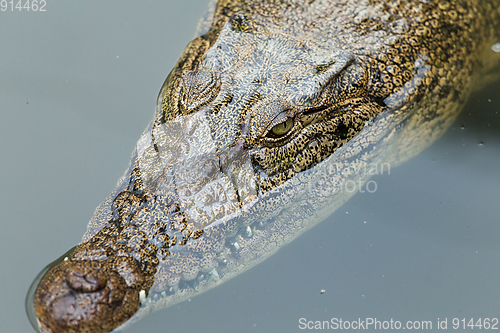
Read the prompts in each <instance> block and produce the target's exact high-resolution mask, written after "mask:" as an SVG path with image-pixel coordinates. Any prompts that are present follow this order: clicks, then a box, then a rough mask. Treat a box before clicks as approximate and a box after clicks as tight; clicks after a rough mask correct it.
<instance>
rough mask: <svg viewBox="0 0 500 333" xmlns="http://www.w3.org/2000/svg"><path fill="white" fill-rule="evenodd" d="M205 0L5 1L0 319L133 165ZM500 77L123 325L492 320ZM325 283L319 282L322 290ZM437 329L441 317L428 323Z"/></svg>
mask: <svg viewBox="0 0 500 333" xmlns="http://www.w3.org/2000/svg"><path fill="white" fill-rule="evenodd" d="M205 3H206V1H196V2H193V1H191V2H189V3H188V2H186V3H181V2H171V1H147V2H141V3H139V2H134V1H117V0H115V1H106V2H102V1H85V2H62V1H59V2H49V3H48V4H47V7H46V9H47V11H46V12H44V13H40V12H38V13H33V12H30V13H27V12H0V41H1V42H2V46H1V51H0V60H1V61H0V73H1V76H0V105H1V109H0V114H1V121H0V170H1V171H2V177H0V188H1V191H0V196H1V197H0V227H1V232H0V247H1V252H0V260H1V264H2V268H1V269H0V281H1V282H2V283H1V284H0V288H1V294H2V296H3V302H2V303H1V305H0V322H1V323H2V327H3V329H2V330H3V331H5V332H10V333H17V332H32V329H31V327H30V325H29V323H28V320H27V318H26V315H25V313H24V304H23V303H24V297H25V293H26V290H27V288H28V287H29V284H30V283H31V281H32V279H33V278H34V277H35V276H36V274H37V273H38V272H39V271H40V270H41V269H42V268H43V267H44V266H45V265H46V264H48V263H49V262H50V261H52V260H53V259H55V258H57V257H59V255H61V254H62V253H64V252H65V251H66V250H67V249H69V248H70V247H72V246H73V245H75V244H77V243H78V242H79V241H80V239H81V236H82V235H83V233H84V231H85V228H86V224H87V222H88V220H89V219H90V217H91V216H92V213H93V211H94V209H95V207H96V206H97V205H98V204H99V203H100V202H101V201H102V200H103V199H104V198H105V197H106V196H107V195H108V194H109V193H110V192H111V190H112V189H113V187H114V184H115V183H116V181H117V180H118V178H119V177H120V176H121V174H122V172H123V171H124V170H125V168H126V167H127V164H128V161H129V157H130V154H131V153H132V149H133V146H134V144H135V142H136V140H137V139H138V137H139V135H140V134H141V132H142V131H143V129H144V128H145V127H146V125H147V123H148V122H149V121H150V120H151V119H152V117H153V112H154V107H155V101H156V96H157V93H158V91H159V89H160V87H161V84H162V83H163V80H164V79H165V77H166V76H167V74H168V72H169V71H170V69H171V68H172V67H173V65H174V64H175V61H176V60H177V58H178V56H179V55H180V53H181V52H182V50H183V48H184V46H185V45H186V44H187V43H188V42H189V40H190V39H191V38H192V36H193V34H194V31H195V27H196V23H197V20H198V18H199V17H200V16H201V15H202V13H203V12H204V10H205V7H206V4H205ZM499 91H500V82H496V83H495V84H491V85H489V86H488V87H487V88H486V89H485V90H483V91H481V92H479V93H476V94H475V95H473V96H472V98H471V99H470V101H469V103H468V105H467V106H466V109H465V110H464V112H463V113H462V114H461V116H460V117H459V119H458V120H457V121H456V122H455V124H454V125H453V126H452V128H451V129H450V130H449V131H448V132H447V133H446V134H445V135H444V136H443V137H442V138H441V139H440V140H439V141H437V142H436V143H435V144H434V145H433V146H432V147H430V148H429V149H427V150H426V151H424V152H423V153H422V154H420V155H419V156H417V157H416V158H414V159H413V160H411V161H409V162H407V163H405V164H404V165H402V166H400V167H397V168H396V167H394V168H391V170H390V175H387V174H385V175H381V176H376V177H375V178H373V180H375V181H376V183H377V191H375V193H359V194H357V195H356V196H355V197H354V198H353V199H352V200H351V201H350V202H348V203H347V204H346V205H345V206H344V207H342V208H341V209H340V210H339V211H337V212H336V213H334V215H333V216H331V217H330V218H329V219H328V220H327V221H325V222H323V223H321V224H320V225H318V226H317V227H315V228H313V229H312V230H311V231H310V232H308V233H306V234H305V235H303V236H301V237H300V238H299V239H297V240H295V241H294V242H292V243H291V244H290V245H288V246H286V247H285V248H283V249H282V250H281V251H279V252H278V253H277V254H276V255H274V256H273V257H271V258H270V259H269V260H267V261H266V262H264V263H263V264H261V265H259V266H257V267H255V268H254V269H252V270H250V271H248V272H246V273H244V274H243V275H241V276H239V277H238V278H235V279H234V280H231V281H229V282H228V283H226V284H224V285H223V286H221V287H219V288H216V289H213V290H211V291H209V292H207V293H205V294H203V295H201V296H198V297H195V298H193V299H192V300H191V301H190V302H184V303H181V304H179V305H176V306H174V307H171V308H168V309H166V310H163V311H160V312H157V313H155V314H153V315H151V316H149V317H147V318H146V319H144V320H142V321H140V322H139V323H138V324H136V325H135V326H133V327H131V328H130V329H129V330H127V331H126V332H129V333H132V332H152V333H153V332H176V331H177V332H179V331H184V332H243V333H244V332H302V331H303V330H300V328H299V320H300V318H306V320H314V321H315V320H321V321H328V320H330V319H331V318H339V319H340V318H342V319H343V320H349V321H353V320H357V319H358V318H362V319H364V318H366V317H371V318H377V319H378V320H381V321H383V320H390V319H391V318H392V319H393V320H400V321H402V322H404V321H406V320H415V321H421V320H430V321H432V322H433V324H434V325H435V324H436V321H437V318H438V317H439V318H440V320H442V319H444V318H448V321H449V323H448V325H449V326H450V325H451V320H452V318H460V319H462V318H467V319H469V318H479V317H481V318H485V317H490V318H491V317H494V316H497V317H500V315H499V313H500V311H499V310H500V305H499V303H498V300H499V299H500V289H499V288H498V281H500V245H499V243H498V239H499V236H500V223H499V222H500V218H499V216H500V202H499V199H500V175H499V173H498V165H500V154H499V153H498V152H499V151H500V132H499V131H500V114H499V113H500V94H499ZM321 290H324V293H323V294H321V292H320V291H321ZM434 328H435V326H434Z"/></svg>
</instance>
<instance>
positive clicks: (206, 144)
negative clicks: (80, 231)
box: [32, 15, 411, 333]
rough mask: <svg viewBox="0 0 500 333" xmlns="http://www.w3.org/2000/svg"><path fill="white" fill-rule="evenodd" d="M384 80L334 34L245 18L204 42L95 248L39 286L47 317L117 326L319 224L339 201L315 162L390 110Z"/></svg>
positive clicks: (67, 324) (59, 327) (159, 116)
mask: <svg viewBox="0 0 500 333" xmlns="http://www.w3.org/2000/svg"><path fill="white" fill-rule="evenodd" d="M376 75H378V74H377V73H375V72H374V71H372V70H371V69H370V66H369V60H368V58H366V57H360V56H358V55H356V54H355V53H353V52H352V51H349V50H348V49H345V48H342V47H341V46H339V45H335V43H332V44H331V45H330V46H329V47H326V46H324V45H316V44H315V43H314V42H312V41H310V40H306V39H300V38H294V37H291V36H288V35H286V34H284V33H279V32H273V31H271V30H268V29H264V28H261V27H259V26H258V24H255V23H253V22H251V20H249V19H247V18H246V17H244V16H242V15H233V16H232V17H231V18H230V19H229V20H228V21H227V22H226V23H225V24H223V25H222V26H221V27H220V28H218V29H212V30H211V31H210V32H208V33H207V34H206V35H204V36H202V37H199V38H197V39H195V40H194V41H193V42H191V44H190V45H188V47H187V48H186V51H185V52H184V54H183V55H182V56H181V58H180V60H179V61H178V63H177V65H176V66H175V68H174V69H173V70H172V72H171V73H170V75H169V76H168V77H167V80H166V81H165V83H164V86H163V88H162V90H161V92H160V95H159V100H158V107H157V113H156V118H155V120H154V121H153V122H152V124H151V125H150V127H149V128H148V129H147V130H146V131H145V133H144V134H143V136H142V137H141V139H140V140H139V142H138V144H137V147H136V150H135V153H134V155H133V158H132V161H131V167H130V169H129V171H127V173H126V174H125V176H124V177H123V178H122V179H121V180H120V182H119V184H118V186H117V189H116V190H115V192H114V193H113V194H112V195H111V196H110V198H108V199H107V200H106V201H105V202H104V203H103V204H102V205H101V206H100V207H99V208H98V209H97V210H96V213H95V216H94V218H93V219H92V220H91V223H90V224H89V228H88V232H87V234H86V235H85V236H84V240H83V243H81V244H80V245H78V246H77V247H76V249H75V250H74V251H73V252H72V253H71V254H69V255H68V256H67V258H65V260H62V261H60V262H59V263H58V264H57V265H55V266H54V267H51V268H50V269H49V270H48V271H47V272H46V273H45V274H44V276H43V277H42V278H41V280H40V281H39V283H37V286H36V288H34V289H33V295H32V297H33V304H34V311H35V316H36V318H37V319H36V321H37V324H36V325H37V326H39V327H40V329H41V330H42V331H43V332H54V333H55V332H58V333H63V332H64V333H65V332H93V333H99V332H109V331H112V330H114V329H115V328H117V327H119V326H120V325H122V324H124V323H125V322H127V321H128V320H129V319H130V318H131V317H132V316H134V315H135V316H139V314H141V315H142V314H144V313H147V312H148V311H151V310H156V309H158V308H162V307H165V306H168V305H171V304H174V303H176V302H178V301H181V300H183V299H186V298H188V297H191V296H192V295H193V294H194V293H199V292H203V291H205V290H207V289H210V288H212V287H214V286H216V285H218V284H220V283H222V282H224V281H226V280H227V279H229V278H231V277H233V276H235V275H237V274H239V273H241V272H242V271H244V270H246V269H248V268H249V267H252V266H253V265H255V264H257V263H258V262H260V261H262V260H263V259H265V258H267V257H268V256H269V255H271V254H272V253H274V252H275V251H276V250H277V249H278V248H279V247H280V246H281V245H283V244H285V243H287V242H289V241H290V240H292V239H293V238H295V237H296V236H297V235H298V234H300V233H301V232H303V231H304V230H306V229H307V228H309V227H310V226H309V225H308V224H307V223H310V222H308V221H309V220H310V221H312V220H318V219H319V218H320V217H318V216H317V215H318V214H317V213H316V211H315V210H316V208H317V207H316V206H315V205H317V204H319V203H322V204H323V206H324V205H326V203H325V202H326V201H324V200H323V197H321V198H320V199H321V200H319V199H318V198H319V197H318V196H319V195H320V194H317V193H316V194H314V195H312V194H311V193H309V192H307V191H306V186H307V183H308V182H309V180H310V178H308V177H312V176H311V170H312V169H314V167H315V166H316V165H318V164H320V163H322V162H323V161H324V160H326V159H328V158H329V157H330V156H332V154H333V153H334V152H335V151H336V150H338V149H339V148H341V147H343V146H345V145H346V143H348V142H349V141H350V140H352V139H353V138H354V137H355V136H357V134H358V133H359V132H361V131H362V130H363V128H364V127H365V125H366V123H367V122H368V121H369V120H371V119H374V118H375V117H376V116H377V115H378V114H379V113H380V112H382V111H383V110H384V109H386V108H387V106H386V104H385V102H384V99H385V98H387V97H388V96H389V93H387V94H385V95H384V94H383V93H380V91H377V90H375V89H373V87H374V86H376V82H378V80H379V79H380V78H377V77H376ZM410 79H411V77H409V78H408V80H410ZM408 80H406V81H405V80H403V81H402V82H401V84H404V83H405V82H407V81H408ZM315 195H316V196H315ZM304 198H307V200H310V201H307V202H305V201H304V202H302V201H301V200H304ZM315 198H316V199H318V200H316V201H314V200H315ZM339 201H341V200H339ZM285 208H286V209H287V211H289V212H292V213H285ZM299 210H300V211H299ZM294 212H295V213H294ZM284 214H285V215H284ZM286 214H289V215H286ZM293 214H295V215H293ZM299 217H300V218H299Z"/></svg>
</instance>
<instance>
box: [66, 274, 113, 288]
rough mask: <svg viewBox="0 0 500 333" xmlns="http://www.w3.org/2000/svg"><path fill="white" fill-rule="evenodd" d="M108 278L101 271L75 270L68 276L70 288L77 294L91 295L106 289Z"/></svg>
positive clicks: (67, 280) (67, 281)
mask: <svg viewBox="0 0 500 333" xmlns="http://www.w3.org/2000/svg"><path fill="white" fill-rule="evenodd" d="M106 282H107V280H106V276H105V275H104V274H102V273H101V272H100V271H99V270H93V269H91V270H88V269H83V271H82V270H79V269H78V268H74V269H72V270H70V271H69V272H68V273H67V274H66V283H67V284H68V287H70V288H71V289H73V290H74V291H77V292H83V293H89V292H95V291H99V290H101V289H104V287H105V286H106Z"/></svg>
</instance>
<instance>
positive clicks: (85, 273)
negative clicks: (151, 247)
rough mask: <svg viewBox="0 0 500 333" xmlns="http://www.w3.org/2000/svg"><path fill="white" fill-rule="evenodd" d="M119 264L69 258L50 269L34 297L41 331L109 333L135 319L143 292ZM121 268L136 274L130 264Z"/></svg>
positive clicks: (56, 332)
mask: <svg viewBox="0 0 500 333" xmlns="http://www.w3.org/2000/svg"><path fill="white" fill-rule="evenodd" d="M115 261H116V258H114V259H107V260H97V261H96V260H88V261H87V260H85V261H71V260H69V259H66V260H65V261H62V262H61V263H59V264H58V265H56V266H55V267H53V268H52V269H50V270H49V271H48V272H47V273H46V274H45V276H44V277H43V278H42V279H41V281H40V283H39V285H38V287H37V289H36V291H35V295H34V309H35V313H36V316H37V318H38V323H39V326H40V329H41V331H42V332H50V333H71V332H92V333H100V332H109V331H112V330H113V329H115V328H116V327H118V326H120V325H121V324H123V323H124V322H125V321H127V320H128V319H129V318H130V317H132V315H133V314H134V313H135V312H136V311H137V310H138V309H139V307H140V301H139V291H138V290H137V288H135V286H134V285H130V281H128V282H129V284H127V281H126V279H125V278H124V277H122V276H121V275H120V272H119V270H120V269H116V268H117V265H116V262H115ZM119 266H120V267H125V266H127V267H128V268H129V269H128V272H127V273H128V275H131V274H132V275H133V268H131V266H132V265H131V264H130V263H129V265H124V264H123V263H121V264H119ZM110 267H114V268H115V269H110ZM122 273H123V272H122ZM129 280H135V279H129Z"/></svg>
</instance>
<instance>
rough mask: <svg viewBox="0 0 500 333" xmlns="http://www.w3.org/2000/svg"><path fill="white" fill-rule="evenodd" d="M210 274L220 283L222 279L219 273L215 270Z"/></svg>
mask: <svg viewBox="0 0 500 333" xmlns="http://www.w3.org/2000/svg"><path fill="white" fill-rule="evenodd" d="M208 274H210V275H212V276H213V278H214V279H215V281H218V280H219V279H220V276H219V272H217V270H216V269H215V268H214V269H212V270H211V271H210V272H209V273H208Z"/></svg>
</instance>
